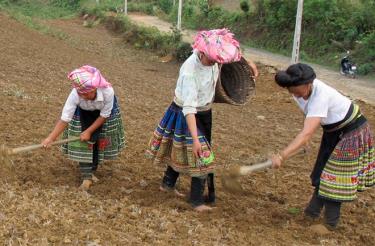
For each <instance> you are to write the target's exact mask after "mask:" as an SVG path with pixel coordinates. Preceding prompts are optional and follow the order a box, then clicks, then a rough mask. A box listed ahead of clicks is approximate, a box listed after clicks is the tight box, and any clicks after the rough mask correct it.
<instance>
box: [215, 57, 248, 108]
mask: <svg viewBox="0 0 375 246" xmlns="http://www.w3.org/2000/svg"><path fill="white" fill-rule="evenodd" d="M254 94H255V80H254V79H253V73H252V70H251V69H250V66H249V64H248V63H247V61H246V60H245V58H243V57H242V58H241V60H240V61H238V62H233V63H228V64H223V66H222V67H221V71H220V76H219V79H218V81H217V83H216V88H215V100H214V102H215V103H228V104H232V105H244V104H245V103H247V102H248V100H249V99H250V98H251V97H252V96H253V95H254Z"/></svg>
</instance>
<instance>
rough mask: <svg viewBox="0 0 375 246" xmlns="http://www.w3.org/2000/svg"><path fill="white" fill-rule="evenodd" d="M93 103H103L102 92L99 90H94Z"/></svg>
mask: <svg viewBox="0 0 375 246" xmlns="http://www.w3.org/2000/svg"><path fill="white" fill-rule="evenodd" d="M95 101H97V102H103V101H104V95H103V91H102V90H101V89H100V88H97V89H96V98H95Z"/></svg>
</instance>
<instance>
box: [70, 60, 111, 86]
mask: <svg viewBox="0 0 375 246" xmlns="http://www.w3.org/2000/svg"><path fill="white" fill-rule="evenodd" d="M68 79H69V80H71V81H72V87H73V88H76V90H77V91H78V92H80V93H87V92H89V91H91V90H93V89H95V88H107V87H111V86H112V85H111V84H110V83H108V82H107V80H106V79H105V78H104V77H103V76H102V74H101V73H100V71H99V70H98V69H96V68H95V67H92V66H89V65H85V66H82V67H80V68H77V69H75V70H73V71H72V72H71V73H69V75H68Z"/></svg>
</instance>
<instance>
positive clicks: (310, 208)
mask: <svg viewBox="0 0 375 246" xmlns="http://www.w3.org/2000/svg"><path fill="white" fill-rule="evenodd" d="M323 207H324V208H325V209H324V219H325V221H326V223H327V224H328V225H330V226H332V227H336V226H337V224H338V222H339V219H340V209H341V202H336V201H331V200H327V199H324V198H321V197H319V196H318V189H315V191H314V193H313V195H312V197H311V200H310V202H309V204H308V205H307V207H306V209H305V214H307V215H308V216H310V217H313V218H318V217H319V216H320V212H321V211H322V209H323Z"/></svg>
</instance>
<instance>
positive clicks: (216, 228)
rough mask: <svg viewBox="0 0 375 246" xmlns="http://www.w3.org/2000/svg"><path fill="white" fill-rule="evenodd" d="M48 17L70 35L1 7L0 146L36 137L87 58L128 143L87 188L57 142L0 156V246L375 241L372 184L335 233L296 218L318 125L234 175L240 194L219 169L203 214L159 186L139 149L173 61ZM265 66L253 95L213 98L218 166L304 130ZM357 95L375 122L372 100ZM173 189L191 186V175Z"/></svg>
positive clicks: (156, 169)
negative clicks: (261, 166) (48, 30)
mask: <svg viewBox="0 0 375 246" xmlns="http://www.w3.org/2000/svg"><path fill="white" fill-rule="evenodd" d="M48 25H50V26H51V27H52V28H53V29H55V30H59V31H61V32H64V33H65V34H66V35H67V37H68V38H67V39H64V40H60V39H57V38H53V37H50V36H45V35H42V34H40V33H38V32H36V31H34V30H29V29H27V28H26V27H25V26H23V25H21V24H19V23H17V22H16V21H15V20H13V19H10V18H8V17H6V16H4V15H2V14H1V13H0V31H1V34H2V35H0V52H1V56H0V105H1V107H0V113H1V115H2V116H3V117H1V118H0V125H1V130H0V140H1V141H2V144H6V145H7V146H8V147H19V146H23V145H28V144H33V143H38V142H39V141H41V139H43V138H44V137H45V136H46V135H47V134H48V133H49V131H50V130H51V129H52V127H53V125H54V123H55V121H56V119H57V118H58V117H59V115H60V112H61V109H62V106H63V103H64V102H65V100H66V97H67V95H68V93H69V91H70V85H69V82H68V81H67V79H66V75H67V73H68V72H69V71H71V70H72V69H74V68H76V67H78V66H80V65H83V64H91V65H93V66H96V67H98V68H99V69H100V70H101V71H102V73H103V74H104V76H105V77H106V78H107V79H108V81H110V82H111V83H112V84H113V86H114V88H115V91H116V94H117V96H118V98H119V103H120V106H121V109H122V113H123V119H124V125H125V128H126V133H127V145H128V146H127V148H126V149H125V151H124V152H123V153H122V155H121V158H119V159H118V160H115V161H111V162H106V163H104V164H102V165H101V166H100V167H99V169H98V173H97V176H98V178H99V179H100V181H99V183H96V184H95V185H94V187H93V189H92V190H91V191H90V192H89V193H83V192H79V191H78V190H77V187H78V185H79V181H80V180H79V175H78V173H79V172H78V169H77V164H76V163H74V162H71V161H69V160H67V159H66V158H65V157H64V156H62V154H61V153H60V152H59V150H58V149H57V148H52V149H50V150H48V151H42V150H37V151H34V152H30V153H26V154H23V155H19V156H15V157H14V158H13V166H12V168H7V167H5V166H0V243H1V244H3V245H63V244H64V245H65V244H66V245H91V246H93V245H166V244H168V245H373V242H374V241H375V235H374V233H373V225H374V224H375V201H374V198H375V193H374V192H375V191H374V189H372V190H369V191H368V192H364V193H361V194H359V199H358V200H357V201H356V202H353V203H350V204H345V205H344V207H343V210H342V216H343V219H342V222H341V227H340V229H339V230H338V231H337V232H331V233H329V234H328V235H317V234H315V233H314V232H311V231H310V230H309V229H308V224H307V223H306V221H305V220H304V219H303V215H302V212H301V211H302V210H303V208H304V206H305V204H306V202H307V201H308V199H309V195H310V193H311V192H312V188H311V186H310V184H309V183H310V182H309V173H310V171H311V167H312V166H313V164H314V156H315V154H316V152H317V148H318V144H319V134H317V135H316V137H315V138H314V139H313V142H312V153H311V154H310V155H307V156H296V157H295V158H292V159H290V160H288V161H287V162H286V163H285V165H284V168H281V169H280V170H278V171H274V170H268V171H264V172H258V173H254V174H252V175H251V176H248V177H244V178H242V179H241V183H242V184H243V188H244V192H243V193H242V194H238V195H235V194H231V193H227V192H225V191H224V190H223V187H222V184H221V182H220V173H218V175H217V176H218V178H217V182H216V187H217V204H216V206H217V208H216V209H215V210H214V211H213V212H212V213H208V214H202V215H199V214H197V213H195V212H193V211H192V210H191V207H190V206H189V205H188V203H187V202H186V201H185V200H181V199H177V198H176V197H175V196H173V195H172V194H164V193H160V192H158V186H159V184H160V181H161V177H162V175H163V170H164V167H162V166H154V165H151V164H150V162H149V161H148V160H147V159H145V158H144V150H145V148H146V146H147V143H148V140H149V137H150V134H151V133H152V131H153V129H154V127H155V126H156V124H157V123H158V121H159V119H160V117H161V115H162V113H163V111H164V110H165V108H166V107H167V106H168V105H169V103H170V102H171V99H172V97H173V89H174V87H175V83H176V78H177V74H178V69H179V66H180V64H177V63H173V62H171V63H162V62H160V61H159V59H158V58H157V57H155V56H154V55H153V54H152V53H147V52H143V51H142V50H136V49H134V48H132V47H129V46H127V45H126V44H124V42H123V39H122V38H121V37H119V36H114V35H113V34H111V33H109V32H107V31H106V30H105V28H104V27H102V26H98V27H96V28H85V27H83V25H82V20H77V19H73V20H55V21H49V22H48ZM261 73H262V74H261V75H262V76H261V78H260V79H259V81H258V84H257V94H256V96H255V97H254V98H253V99H252V101H251V103H249V104H247V105H245V106H243V107H234V106H230V105H226V104H215V105H214V116H213V117H214V119H213V121H214V129H213V148H214V151H215V152H216V161H217V163H218V165H219V167H220V168H223V167H228V166H231V165H234V164H248V163H252V162H256V161H259V160H262V159H263V158H265V157H266V156H268V155H269V154H270V153H271V152H273V151H275V150H277V149H280V148H281V147H282V146H284V145H285V144H286V143H287V141H289V140H290V139H291V138H292V137H293V136H294V135H295V134H296V133H297V132H298V131H299V130H300V127H301V124H300V123H301V122H302V115H301V113H300V112H299V110H298V109H297V107H296V105H295V104H294V103H293V101H292V100H291V98H290V96H289V95H288V93H286V92H285V91H281V90H280V89H279V88H277V86H275V83H274V82H273V79H272V77H273V75H272V74H269V73H268V72H267V70H266V69H263V68H262V67H261ZM360 105H361V109H362V111H363V112H364V114H365V115H366V116H368V118H369V121H370V123H371V124H372V125H374V124H375V108H374V107H372V106H369V105H366V104H364V103H360ZM261 116H262V117H261ZM5 169H6V170H5ZM5 171H7V172H5ZM179 188H180V189H181V190H182V191H183V192H185V193H188V191H189V188H190V182H189V179H188V178H187V177H181V179H180V182H179ZM320 222H321V221H320Z"/></svg>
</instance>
